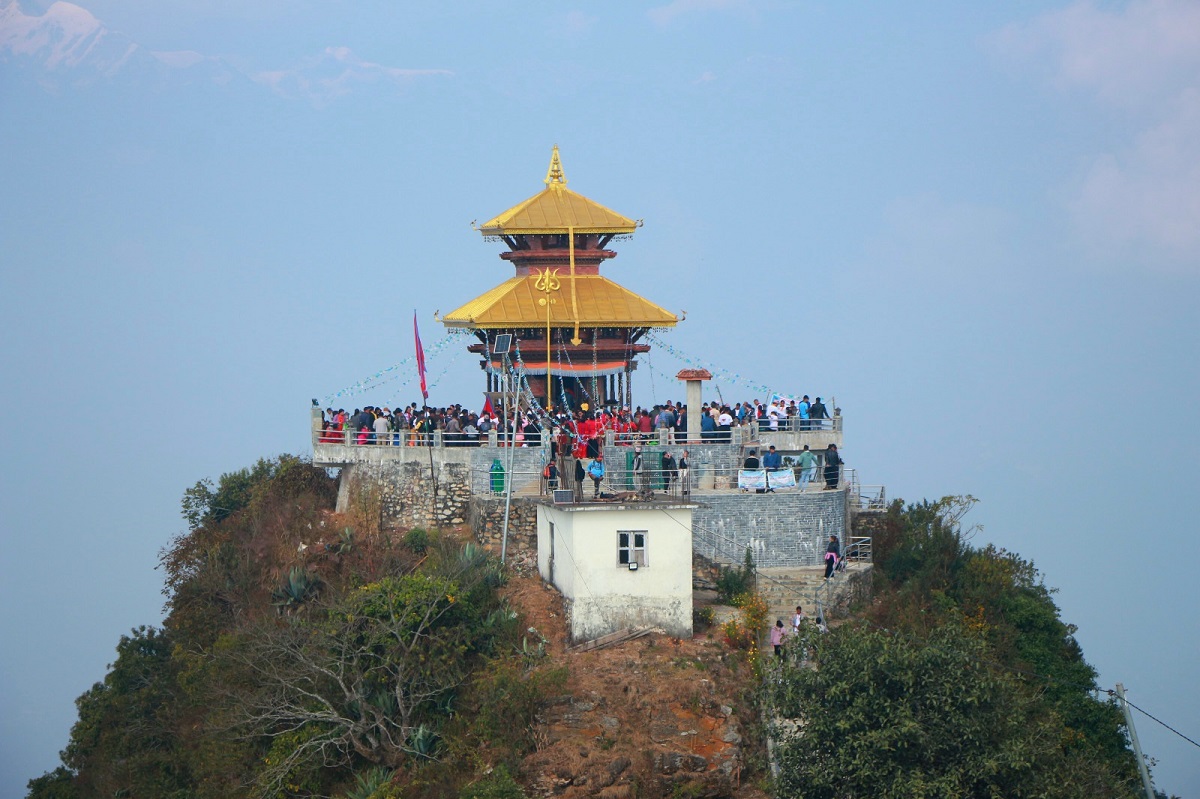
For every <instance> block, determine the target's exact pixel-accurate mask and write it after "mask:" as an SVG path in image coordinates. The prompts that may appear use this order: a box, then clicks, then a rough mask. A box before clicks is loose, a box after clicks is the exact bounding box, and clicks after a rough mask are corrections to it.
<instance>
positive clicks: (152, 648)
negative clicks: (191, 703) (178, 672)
mask: <svg viewBox="0 0 1200 799" xmlns="http://www.w3.org/2000/svg"><path fill="white" fill-rule="evenodd" d="M171 649H172V642H171V639H170V636H169V635H168V634H167V633H166V631H164V630H158V629H155V628H152V627H139V628H137V629H136V630H133V631H132V632H131V634H130V635H125V636H121V641H120V643H118V644H117V659H116V661H115V662H114V663H113V664H112V665H111V666H110V667H109V671H108V674H107V675H106V676H105V678H104V681H103V682H98V683H96V684H95V685H93V686H92V687H91V689H90V690H88V691H87V692H86V693H84V694H83V695H82V696H80V697H79V698H78V699H77V700H76V701H75V705H76V707H77V708H78V709H79V720H78V721H76V722H75V725H74V726H73V727H72V728H71V737H70V741H69V743H68V744H67V748H66V749H65V750H63V752H62V760H63V766H60V767H59V768H57V769H55V770H54V771H52V772H48V773H47V774H45V775H43V776H42V777H41V778H39V779H37V780H33V781H31V782H30V783H29V790H30V794H29V795H30V796H31V797H38V798H39V799H52V798H54V799H60V798H61V799H68V798H69V797H73V796H76V795H78V796H122V795H125V796H158V797H164V798H166V799H169V798H170V797H183V796H186V795H188V792H187V788H188V784H189V781H190V775H189V772H188V770H187V767H186V758H185V757H183V756H182V753H181V752H180V751H179V741H178V738H177V737H176V735H175V729H176V724H175V713H176V712H177V710H178V702H177V700H178V692H177V690H176V684H175V676H174V669H173V666H172V663H171Z"/></svg>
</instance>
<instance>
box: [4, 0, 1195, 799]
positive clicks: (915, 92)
mask: <svg viewBox="0 0 1200 799" xmlns="http://www.w3.org/2000/svg"><path fill="white" fill-rule="evenodd" d="M6 1H7V4H6ZM83 7H84V8H86V11H84V10H83V8H80V7H79V6H68V5H66V4H63V3H59V4H56V5H55V6H53V7H51V5H50V4H49V3H47V2H40V1H39V2H34V1H33V0H22V2H21V4H20V5H19V6H18V5H15V4H14V3H12V2H11V0H0V187H2V190H0V325H2V328H0V332H2V336H0V369H2V372H0V374H3V380H4V386H5V387H6V388H7V394H8V397H9V402H10V403H11V407H10V411H9V414H8V418H9V428H8V431H7V435H6V436H5V437H4V438H5V442H6V447H5V453H4V454H5V457H4V458H3V467H2V469H3V475H2V480H0V491H2V492H3V494H2V496H0V499H2V501H0V524H2V528H0V529H2V536H3V555H2V556H0V607H3V609H4V612H3V614H0V619H2V620H0V640H3V641H4V649H3V652H4V655H3V658H0V684H2V685H4V690H3V692H2V693H0V697H2V699H0V703H2V704H0V797H16V796H23V795H24V784H25V782H26V780H28V779H29V778H30V777H33V776H37V775H39V774H41V773H42V772H43V771H44V770H46V769H48V768H51V767H53V766H54V765H55V764H56V759H57V755H56V753H57V751H58V750H59V749H60V748H61V747H62V746H64V745H65V744H66V742H67V735H68V731H69V728H70V725H71V723H72V722H73V720H74V718H75V708H74V706H73V700H74V698H75V697H76V696H77V695H79V694H80V693H81V692H83V691H84V690H86V689H87V688H88V686H90V685H91V684H92V682H94V681H96V680H99V679H101V678H102V677H103V675H104V670H105V664H106V663H108V662H110V661H111V660H112V658H113V657H114V647H115V645H116V642H117V639H118V637H119V636H120V635H121V634H122V633H124V632H127V631H128V630H129V629H130V628H131V627H133V626H135V625H139V624H145V623H157V622H158V621H159V620H160V619H161V604H162V601H163V597H162V596H161V594H160V588H161V578H162V575H161V573H160V572H157V571H155V564H156V558H157V553H158V550H159V548H160V547H162V546H163V545H164V544H166V543H167V542H168V541H169V539H170V538H171V537H172V536H173V535H175V534H177V533H178V532H180V531H181V530H182V528H183V522H182V520H181V518H180V517H179V498H180V496H181V495H182V492H183V490H184V489H185V488H186V487H187V486H189V485H191V484H192V483H194V482H195V481H196V480H198V479H200V478H202V477H205V476H214V477H215V476H217V475H219V474H220V473H221V472H223V471H229V470H233V469H237V468H240V467H242V466H246V465H248V464H250V463H252V462H253V461H254V460H255V459H256V458H258V457H260V456H270V455H273V454H277V453H280V452H299V453H304V452H306V451H308V450H309V444H308V439H307V431H308V416H307V413H308V411H307V406H308V402H309V398H310V397H318V398H322V399H324V398H325V397H326V396H328V395H330V394H332V393H334V392H336V391H338V390H339V389H342V388H344V387H346V386H349V385H351V384H353V383H355V382H356V381H358V380H359V379H361V378H363V377H367V376H370V375H372V374H374V373H376V372H378V371H379V370H381V369H383V368H385V367H388V366H390V365H392V364H395V363H397V362H399V361H401V360H403V359H404V358H407V357H409V356H410V355H411V352H412V335H411V326H412V321H411V316H412V310H413V309H414V308H415V309H417V311H418V313H419V315H420V318H421V325H422V334H423V338H424V339H425V343H426V346H427V347H431V346H432V345H434V344H435V343H436V342H437V341H439V340H440V339H441V338H442V337H443V335H444V333H443V331H442V330H441V328H440V326H439V325H437V324H436V323H435V322H434V320H433V313H434V311H435V310H438V309H440V310H441V311H443V312H445V311H448V310H451V309H452V308H455V307H457V306H458V305H460V304H461V303H463V302H465V301H466V300H468V299H470V298H472V297H474V296H475V295H477V294H479V293H481V292H482V291H483V290H485V289H486V288H489V287H491V286H492V285H494V284H496V283H498V282H500V281H501V280H502V279H504V278H506V277H508V276H509V275H510V274H511V267H510V266H509V265H508V264H506V263H505V262H502V261H500V260H499V259H498V258H497V254H498V252H499V247H498V245H496V244H494V243H485V242H483V241H481V240H480V236H479V235H478V234H477V233H475V232H473V231H472V230H471V229H470V226H469V224H470V222H471V220H473V219H477V220H480V221H482V220H484V219H487V218H490V217H491V216H492V215H494V214H496V213H499V212H500V211H502V210H504V209H506V208H507V207H509V206H510V205H512V204H514V203H516V202H518V201H520V200H522V199H524V198H526V197H528V196H530V195H531V194H534V193H535V192H537V191H538V190H540V189H541V188H542V183H541V179H542V177H543V176H544V174H545V169H546V164H547V160H548V158H549V153H550V147H551V145H553V144H555V143H557V144H558V145H560V147H561V150H562V158H563V164H564V167H565V170H566V175H567V178H568V180H569V181H570V185H571V188H573V189H576V190H578V191H580V192H581V193H583V194H585V195H587V196H590V197H592V198H593V199H596V200H597V201H599V202H602V203H604V204H605V205H608V206H609V207H611V208H613V209H615V210H617V211H619V212H621V213H623V214H625V215H627V216H630V217H634V218H642V219H644V220H645V226H644V228H642V229H641V230H639V231H638V233H637V234H636V235H635V236H634V238H633V239H632V240H631V241H626V242H621V243H619V244H618V247H617V249H618V251H619V253H620V255H619V257H618V258H617V259H615V260H614V261H612V262H609V263H608V264H606V266H605V268H604V269H605V272H606V274H608V275H609V276H610V277H612V278H613V279H615V280H617V281H618V282H621V283H624V284H625V285H627V286H629V287H630V288H632V289H634V290H636V291H639V292H641V293H643V294H644V295H646V296H647V297H649V298H650V299H652V300H655V301H656V302H658V303H659V304H661V305H663V306H665V307H667V308H669V309H672V310H682V309H685V310H687V312H688V318H687V321H686V322H684V323H683V324H681V325H680V326H679V327H678V328H677V329H676V330H674V331H672V332H670V333H666V334H664V339H665V340H667V341H669V342H670V343H671V344H672V346H675V347H678V348H679V349H681V350H682V351H684V352H688V353H690V354H691V356H692V357H699V358H703V359H705V360H706V361H709V362H711V363H713V364H716V365H718V366H721V367H724V368H728V369H731V370H733V371H735V372H737V373H738V374H740V375H742V376H743V377H744V379H745V382H746V383H747V384H754V385H770V386H772V387H775V388H777V389H779V390H781V391H784V392H806V393H810V394H821V395H822V396H824V397H826V398H827V399H828V398H829V397H830V396H831V395H833V396H836V398H837V402H838V404H839V405H840V406H841V407H842V408H843V412H844V414H845V417H846V447H845V453H844V455H845V458H846V460H847V462H848V464H849V465H850V466H852V467H855V468H857V469H859V471H860V474H861V477H862V479H863V481H864V482H867V483H885V484H886V485H887V486H888V493H889V495H890V496H899V497H904V498H905V499H908V500H917V499H920V498H922V497H930V498H935V497H939V496H941V495H944V494H952V493H953V494H957V493H971V494H974V495H975V496H977V497H979V498H980V500H981V504H980V505H979V507H978V508H977V509H976V510H975V511H974V512H973V514H972V516H971V520H972V521H975V522H978V523H980V524H982V525H984V528H985V529H984V531H983V532H981V533H980V534H979V535H978V537H977V540H978V541H980V542H984V541H991V542H995V543H996V544H998V545H1000V546H1003V547H1006V548H1009V549H1012V550H1016V551H1018V552H1020V553H1021V554H1022V555H1023V556H1025V557H1027V558H1030V559H1032V560H1033V561H1034V562H1035V563H1036V564H1037V565H1038V566H1039V568H1040V569H1041V570H1042V572H1043V574H1044V576H1045V579H1046V581H1047V583H1048V584H1050V585H1052V586H1057V587H1059V588H1061V592H1060V593H1059V594H1058V596H1057V598H1058V601H1059V603H1060V605H1061V607H1062V610H1063V616H1064V618H1065V619H1066V620H1068V621H1070V622H1073V623H1075V624H1078V625H1079V633H1078V636H1079V639H1080V641H1081V642H1082V644H1083V647H1084V650H1085V652H1086V654H1087V657H1088V659H1089V660H1090V661H1091V662H1092V663H1093V664H1094V665H1095V666H1096V667H1097V668H1098V669H1099V671H1100V680H1101V683H1102V684H1103V685H1104V686H1106V687H1111V686H1112V685H1113V684H1114V683H1116V682H1123V683H1124V684H1125V685H1126V687H1127V688H1128V690H1129V696H1130V699H1131V700H1132V701H1133V702H1135V703H1137V704H1138V705H1140V706H1141V707H1143V708H1145V709H1146V710H1148V711H1150V712H1151V713H1153V714H1155V715H1156V716H1158V717H1159V718H1161V719H1163V720H1164V721H1167V722H1168V723H1170V724H1172V725H1174V726H1176V727H1178V728H1180V729H1181V730H1182V731H1183V732H1185V733H1187V734H1189V735H1190V736H1191V737H1193V738H1197V737H1200V692H1198V691H1197V689H1196V680H1197V678H1198V676H1200V666H1198V664H1200V635H1198V630H1197V621H1196V618H1195V606H1196V604H1197V598H1198V597H1200V590H1198V588H1197V580H1196V578H1195V567H1196V563H1197V555H1198V554H1200V545H1198V544H1197V535H1196V529H1195V528H1196V521H1195V519H1196V511H1195V509H1194V508H1193V507H1192V503H1193V502H1194V501H1195V498H1196V496H1197V491H1196V484H1197V480H1198V478H1200V467H1198V466H1197V458H1198V453H1200V435H1198V433H1197V430H1198V425H1197V422H1196V418H1195V414H1196V410H1197V407H1198V403H1197V401H1196V395H1197V392H1198V391H1200V377H1198V375H1200V369H1198V365H1197V356H1198V348H1200V322H1198V321H1197V320H1198V314H1197V307H1198V304H1200V303H1198V301H1200V5H1198V4H1196V3H1195V2H1191V1H1190V0H1136V1H1134V2H1103V3H1102V2H1090V3H1089V2H1079V3H1063V2H1032V0H1030V1H1027V2H1008V3H995V4H980V3H960V2H955V3H950V2H925V3H903V4H902V3H891V2H887V3H885V2H873V3H872V2H868V3H858V4H847V3H836V2H821V3H817V2H788V1H787V0H775V1H774V2H770V1H767V2H759V1H757V0H741V1H740V2H739V1H738V0H675V1H674V2H671V3H670V4H668V5H659V6H654V5H653V4H637V3H621V2H610V3H604V4H599V3H595V4H583V5H576V6H572V5H571V4H556V5H555V6H553V7H550V6H546V7H545V8H544V9H543V10H541V11H537V12H533V11H523V10H521V9H520V7H519V6H518V7H514V6H513V5H512V4H495V3H454V4H444V3H429V2H424V3H397V2H394V1H393V2H345V1H344V0H324V1H323V2H309V1H308V0H293V1H292V2H282V0H255V2H253V3H246V2H240V1H239V2H233V1H232V0H175V1H174V2H165V3H164V2H162V0H154V1H153V2H151V1H150V0H84V2H83ZM460 350H461V348H458V347H455V348H453V349H451V348H447V349H445V350H444V351H443V352H442V353H441V354H438V355H436V356H435V357H431V359H430V360H431V363H430V369H431V373H432V374H433V375H434V376H437V375H441V374H443V372H444V376H443V377H441V378H440V379H439V380H438V382H437V383H436V385H435V386H434V389H433V392H432V397H431V400H432V401H433V402H435V403H449V402H453V401H464V402H468V403H477V402H478V400H479V398H480V396H481V395H480V391H481V390H482V387H483V380H482V377H481V374H480V372H479V371H478V369H477V367H476V365H475V364H476V359H474V358H472V357H468V356H466V355H464V354H462V353H461V352H460ZM452 353H454V354H457V355H458V357H457V358H452V357H451V354H452ZM680 366H681V364H680V362H679V361H676V360H675V359H673V358H671V357H670V356H669V355H667V354H666V353H664V352H661V351H656V352H655V353H653V354H652V355H651V358H650V359H649V361H648V362H644V363H643V364H642V368H641V370H640V371H639V373H638V378H639V380H638V383H637V385H636V387H635V401H637V402H641V403H649V402H651V401H654V400H660V401H661V400H665V399H667V398H668V397H671V398H682V393H683V392H682V391H681V389H680V388H679V387H677V386H671V385H670V383H669V375H673V374H674V373H675V372H676V371H677V370H678V369H679V368H680ZM409 377H410V375H408V374H407V373H406V375H405V376H404V377H402V378H400V379H397V380H395V381H393V382H391V383H389V384H387V385H385V386H383V387H381V388H380V389H379V390H378V391H376V392H372V393H370V394H367V395H358V396H355V397H352V398H349V399H347V400H345V401H343V402H342V404H344V405H346V406H347V407H350V406H351V403H355V402H357V403H360V404H361V403H366V402H373V401H378V402H379V403H394V402H407V401H410V400H412V399H415V398H416V396H417V393H416V392H415V390H414V388H413V385H412V384H411V382H409V383H407V384H405V385H402V383H404V382H405V381H408V380H409ZM721 391H722V394H723V396H725V397H726V398H727V399H732V398H734V397H737V398H742V399H753V398H754V395H755V394H756V393H757V392H755V391H752V390H751V389H750V388H747V387H745V386H738V385H731V384H729V383H726V384H723V385H722V386H721ZM1136 723H1137V725H1138V731H1139V733H1140V736H1141V739H1142V742H1143V744H1144V746H1145V748H1146V750H1147V751H1148V752H1149V754H1151V755H1152V756H1153V757H1155V758H1157V759H1158V761H1159V764H1158V766H1157V768H1156V769H1155V772H1154V773H1155V777H1156V783H1157V785H1158V787H1159V788H1161V789H1164V790H1167V791H1171V792H1175V793H1179V794H1181V795H1183V796H1189V797H1191V796H1200V750H1197V749H1196V748H1195V747H1193V746H1191V745H1189V744H1187V743H1185V742H1183V741H1181V740H1180V739H1179V738H1177V737H1175V736H1173V735H1171V734H1170V733H1168V732H1167V731H1165V730H1164V729H1163V728H1161V727H1159V726H1158V725H1156V724H1154V723H1153V722H1152V721H1150V720H1149V719H1147V718H1145V717H1144V716H1138V717H1137V718H1136Z"/></svg>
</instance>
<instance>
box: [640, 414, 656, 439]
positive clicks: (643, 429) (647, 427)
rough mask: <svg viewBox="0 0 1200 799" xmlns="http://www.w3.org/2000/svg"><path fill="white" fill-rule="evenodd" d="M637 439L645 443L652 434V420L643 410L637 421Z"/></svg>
mask: <svg viewBox="0 0 1200 799" xmlns="http://www.w3.org/2000/svg"><path fill="white" fill-rule="evenodd" d="M637 429H638V439H639V440H640V441H646V440H648V439H649V438H650V434H651V433H653V432H654V420H653V419H651V418H650V414H649V413H648V412H647V411H645V410H643V411H642V415H641V416H639V417H638V420H637Z"/></svg>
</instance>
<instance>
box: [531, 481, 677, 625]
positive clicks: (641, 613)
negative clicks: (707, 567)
mask: <svg viewBox="0 0 1200 799" xmlns="http://www.w3.org/2000/svg"><path fill="white" fill-rule="evenodd" d="M695 507H696V506H695V505H690V504H686V503H678V502H669V501H667V502H651V503H633V504H629V505H610V504H607V503H581V504H571V505H551V504H542V505H539V506H538V519H537V536H538V571H539V572H540V573H541V575H542V579H543V580H545V581H546V582H548V583H550V584H551V585H553V586H554V587H555V588H557V589H558V590H559V591H560V592H562V595H563V596H564V597H566V599H567V600H568V608H569V611H568V613H569V615H570V628H571V640H572V641H575V642H580V641H590V640H592V639H594V638H599V637H600V636H602V635H607V634H608V633H612V632H616V631H617V630H623V629H625V628H627V627H660V628H662V629H664V630H666V631H667V633H668V634H669V635H673V636H675V637H677V638H687V637H691V635H692V509H693V508H695Z"/></svg>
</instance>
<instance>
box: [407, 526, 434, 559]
mask: <svg viewBox="0 0 1200 799" xmlns="http://www.w3.org/2000/svg"><path fill="white" fill-rule="evenodd" d="M404 546H406V547H408V548H409V549H411V550H412V551H413V552H415V553H416V554H418V555H424V554H425V550H426V549H428V548H429V533H427V532H426V531H424V530H422V529H421V528H420V527H414V528H413V529H411V530H409V531H408V532H407V533H405V534H404Z"/></svg>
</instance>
